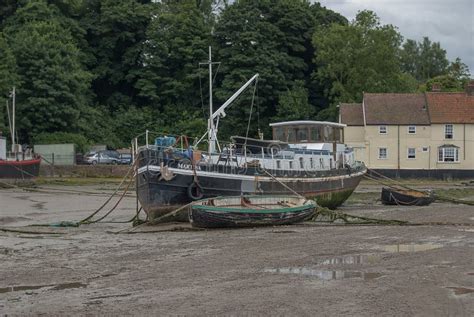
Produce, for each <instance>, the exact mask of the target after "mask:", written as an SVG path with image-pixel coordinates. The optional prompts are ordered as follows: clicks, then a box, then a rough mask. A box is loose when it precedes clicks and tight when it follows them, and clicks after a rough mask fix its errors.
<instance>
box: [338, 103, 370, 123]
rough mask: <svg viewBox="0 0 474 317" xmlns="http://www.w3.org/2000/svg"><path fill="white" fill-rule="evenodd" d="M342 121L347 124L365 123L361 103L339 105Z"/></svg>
mask: <svg viewBox="0 0 474 317" xmlns="http://www.w3.org/2000/svg"><path fill="white" fill-rule="evenodd" d="M339 113H340V114H341V123H344V124H347V125H352V126H355V125H364V114H363V112H362V104H361V103H341V104H340V106H339Z"/></svg>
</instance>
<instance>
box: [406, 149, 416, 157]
mask: <svg viewBox="0 0 474 317" xmlns="http://www.w3.org/2000/svg"><path fill="white" fill-rule="evenodd" d="M407 158H409V159H414V158H416V149H415V148H414V147H409V148H408V152H407Z"/></svg>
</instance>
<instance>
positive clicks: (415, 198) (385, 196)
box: [381, 187, 435, 206]
mask: <svg viewBox="0 0 474 317" xmlns="http://www.w3.org/2000/svg"><path fill="white" fill-rule="evenodd" d="M381 200H382V203H383V204H384V205H401V206H427V205H429V204H431V203H432V202H433V201H434V200H435V198H434V197H433V195H431V194H429V193H425V192H421V191H416V190H404V189H393V188H386V187H383V188H382V196H381Z"/></svg>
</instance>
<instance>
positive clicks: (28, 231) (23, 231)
mask: <svg viewBox="0 0 474 317" xmlns="http://www.w3.org/2000/svg"><path fill="white" fill-rule="evenodd" d="M0 231H4V232H14V233H26V234H64V232H49V231H47V232H45V231H31V230H20V229H10V228H4V227H0Z"/></svg>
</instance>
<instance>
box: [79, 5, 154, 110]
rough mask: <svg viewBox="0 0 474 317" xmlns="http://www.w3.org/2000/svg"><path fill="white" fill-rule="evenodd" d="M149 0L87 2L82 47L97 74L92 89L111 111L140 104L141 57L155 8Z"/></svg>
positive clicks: (82, 9)
mask: <svg viewBox="0 0 474 317" xmlns="http://www.w3.org/2000/svg"><path fill="white" fill-rule="evenodd" d="M149 2H150V1H138V0H122V1H116V0H84V1H83V4H82V6H80V9H81V10H80V12H81V13H80V25H81V26H82V28H83V29H84V30H85V31H86V35H85V39H86V41H87V43H88V45H84V46H83V48H82V49H83V51H84V53H85V54H86V56H87V65H88V68H89V69H90V71H91V72H92V73H93V74H94V80H93V82H92V89H93V91H94V93H95V95H96V101H97V102H98V103H99V104H102V105H106V106H107V109H108V110H109V111H116V110H118V109H119V108H121V107H124V106H125V107H128V106H129V105H134V104H135V105H136V104H140V100H138V98H137V94H138V91H137V89H136V88H135V84H136V82H137V80H138V78H139V74H140V73H141V69H142V64H141V61H140V55H141V50H142V46H143V43H144V41H145V32H146V29H147V26H148V23H149V22H150V19H151V15H152V12H153V10H152V8H153V6H157V5H158V4H155V5H152V4H149Z"/></svg>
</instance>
